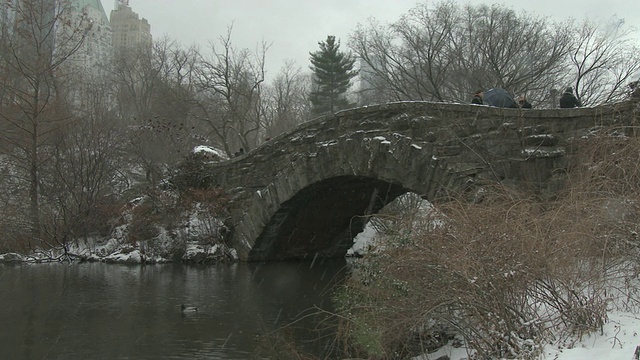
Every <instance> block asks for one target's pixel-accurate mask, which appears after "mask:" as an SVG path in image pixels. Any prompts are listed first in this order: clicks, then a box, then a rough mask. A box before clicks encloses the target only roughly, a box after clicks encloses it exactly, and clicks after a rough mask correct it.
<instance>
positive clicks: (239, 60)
mask: <svg viewBox="0 0 640 360" xmlns="http://www.w3.org/2000/svg"><path fill="white" fill-rule="evenodd" d="M231 33H232V27H231V26H230V27H229V28H228V31H227V34H226V36H224V37H220V39H219V44H215V43H213V42H211V43H210V50H211V52H210V54H209V55H208V56H207V55H204V54H203V55H202V56H201V58H200V72H199V81H200V83H199V88H200V91H199V96H198V104H197V107H198V113H197V117H198V119H199V120H202V121H203V122H204V123H205V124H206V125H207V126H208V128H209V130H210V134H212V135H213V136H214V138H215V141H216V142H217V143H219V144H220V146H221V147H223V148H224V150H225V151H226V152H227V154H228V155H232V154H233V151H232V149H235V148H239V147H242V148H244V149H245V150H250V149H251V148H252V147H254V146H256V145H257V144H258V141H259V139H258V136H259V134H260V129H261V124H262V118H263V117H264V114H263V112H262V110H263V107H262V106H261V101H262V98H261V96H262V94H261V93H262V84H263V82H264V64H265V56H266V51H267V49H268V46H267V44H265V43H262V44H261V45H260V48H259V49H258V50H257V51H256V53H252V52H250V51H249V50H248V49H241V50H238V49H236V48H234V47H233V44H232V42H231Z"/></svg>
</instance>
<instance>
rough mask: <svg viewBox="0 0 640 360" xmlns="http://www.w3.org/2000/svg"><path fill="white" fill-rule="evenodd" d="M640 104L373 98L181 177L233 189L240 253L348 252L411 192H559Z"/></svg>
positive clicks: (432, 196) (435, 195) (432, 195)
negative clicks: (506, 188) (522, 105)
mask: <svg viewBox="0 0 640 360" xmlns="http://www.w3.org/2000/svg"><path fill="white" fill-rule="evenodd" d="M638 111H639V110H638V103H634V102H623V103H618V104H615V105H608V106H602V107H595V108H576V109H540V110H536V109H533V110H522V109H501V108H493V107H487V106H477V105H466V104H445V103H429V102H399V103H390V104H384V105H376V106H367V107H362V108H357V109H351V110H345V111H342V112H338V113H336V114H334V115H330V116H326V117H322V118H317V119H314V120H311V121H309V122H306V123H304V124H301V125H300V126H299V127H297V128H296V129H294V130H292V131H290V132H288V133H285V134H282V135H280V136H278V137H277V138H274V139H271V140H269V141H267V142H266V143H264V144H262V145H261V146H260V147H258V148H256V149H254V150H252V151H251V152H249V153H247V154H245V155H243V156H241V157H236V158H234V159H231V160H229V161H226V162H219V163H199V164H198V165H197V166H193V167H192V168H191V170H190V171H186V170H185V171H183V172H182V173H181V175H178V178H177V179H178V180H180V176H182V177H183V180H182V184H183V185H187V186H200V187H202V186H204V187H221V188H222V189H223V190H224V191H225V192H226V193H227V194H229V195H230V196H231V197H232V199H233V201H232V205H231V208H230V209H231V219H230V222H229V224H227V225H229V226H230V228H231V233H230V236H231V242H232V244H233V245H234V246H235V248H236V249H237V250H238V255H239V257H240V259H242V260H247V261H254V260H279V259H293V258H295V259H302V258H313V257H315V256H323V257H337V256H344V255H345V253H346V251H347V250H348V249H349V248H350V247H351V246H352V243H353V238H354V237H355V235H357V234H358V233H359V232H361V231H362V229H363V227H364V225H365V223H366V219H367V215H369V214H374V213H376V212H377V211H379V210H380V209H381V208H382V207H384V206H385V205H386V204H387V203H389V202H390V201H392V200H393V199H394V198H396V197H397V196H399V195H401V194H404V193H406V192H414V193H416V194H419V195H420V196H422V197H423V198H424V199H426V200H428V201H430V202H432V203H437V202H439V201H444V200H445V199H446V198H447V195H448V194H450V193H452V192H456V193H458V192H460V191H464V190H467V191H469V189H473V188H474V187H475V186H480V185H481V184H486V183H488V182H500V183H504V184H508V185H510V186H516V187H521V188H527V189H531V190H532V191H536V192H538V193H540V194H542V195H552V194H553V193H554V192H555V191H557V190H559V189H560V188H561V187H562V182H563V178H564V173H565V170H566V169H567V166H568V165H569V163H570V159H571V154H572V153H574V152H575V148H576V145H577V142H579V141H581V139H585V138H586V136H587V135H588V134H589V133H590V132H592V131H594V130H595V129H597V128H598V127H602V126H611V125H615V124H620V125H629V124H630V123H631V122H633V121H635V119H636V117H637V114H638ZM187 173H188V174H189V175H188V176H186V174H187ZM187 178H188V181H187V180H184V179H187ZM176 183H177V184H179V182H176Z"/></svg>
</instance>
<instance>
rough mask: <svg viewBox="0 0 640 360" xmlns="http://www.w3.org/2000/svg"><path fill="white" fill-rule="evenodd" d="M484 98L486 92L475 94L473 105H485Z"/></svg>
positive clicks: (472, 100) (479, 91)
mask: <svg viewBox="0 0 640 360" xmlns="http://www.w3.org/2000/svg"><path fill="white" fill-rule="evenodd" d="M483 97H484V91H482V90H478V91H476V92H475V94H473V98H472V99H471V103H472V104H476V105H482V104H484V103H483V101H482V98H483Z"/></svg>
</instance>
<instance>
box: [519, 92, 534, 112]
mask: <svg viewBox="0 0 640 360" xmlns="http://www.w3.org/2000/svg"><path fill="white" fill-rule="evenodd" d="M518 106H520V108H522V109H531V108H532V106H531V103H530V102H529V101H527V97H526V96H524V95H520V96H518Z"/></svg>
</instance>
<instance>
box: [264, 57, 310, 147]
mask: <svg viewBox="0 0 640 360" xmlns="http://www.w3.org/2000/svg"><path fill="white" fill-rule="evenodd" d="M310 83H311V79H310V75H307V74H303V73H302V72H301V69H300V68H299V67H298V68H296V67H295V66H294V65H293V63H292V62H290V61H287V62H286V63H285V64H284V65H283V67H282V68H281V69H280V73H279V74H278V75H277V76H276V78H275V79H274V81H273V84H272V85H271V86H270V87H268V90H267V91H266V93H267V96H265V98H267V99H266V100H265V101H263V105H264V107H265V109H264V113H265V117H264V124H263V126H262V127H263V128H264V132H265V134H264V136H265V138H272V137H274V136H277V135H279V134H281V133H283V132H285V131H287V130H290V129H293V128H294V127H295V126H296V125H298V124H300V123H302V122H304V121H306V120H307V119H308V118H309V117H310V116H311V107H310V105H309V104H310V102H309V101H308V99H307V98H306V94H308V93H309V87H310Z"/></svg>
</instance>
